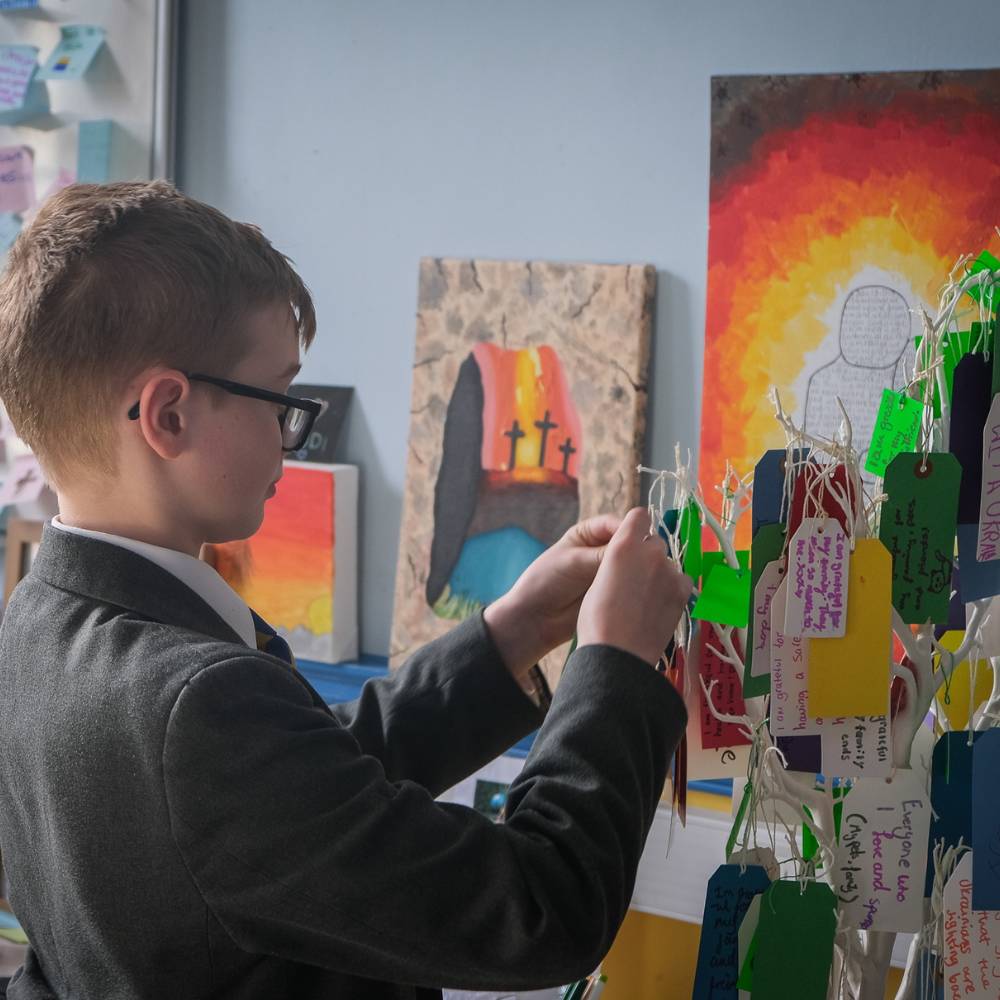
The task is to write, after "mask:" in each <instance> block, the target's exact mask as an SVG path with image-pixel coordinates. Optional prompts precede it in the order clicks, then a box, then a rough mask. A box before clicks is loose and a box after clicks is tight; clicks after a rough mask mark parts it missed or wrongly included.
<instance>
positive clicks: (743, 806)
mask: <svg viewBox="0 0 1000 1000" xmlns="http://www.w3.org/2000/svg"><path fill="white" fill-rule="evenodd" d="M752 791H753V786H752V785H751V784H750V782H749V781H748V782H747V783H746V784H745V785H744V786H743V798H742V799H740V806H739V808H738V809H737V810H736V819H734V820H733V828H732V829H731V830H730V831H729V840H727V841H726V857H727V858H729V857H732V854H733V850H734V848H735V847H736V840H737V838H738V837H739V835H740V827H742V826H743V820H744V819H745V818H746V814H747V806H748V805H750V793H751V792H752Z"/></svg>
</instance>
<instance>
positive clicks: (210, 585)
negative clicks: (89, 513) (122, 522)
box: [52, 514, 257, 649]
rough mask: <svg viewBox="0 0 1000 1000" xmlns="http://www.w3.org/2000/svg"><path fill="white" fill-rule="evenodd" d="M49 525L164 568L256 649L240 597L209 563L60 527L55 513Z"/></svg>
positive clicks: (102, 534)
mask: <svg viewBox="0 0 1000 1000" xmlns="http://www.w3.org/2000/svg"><path fill="white" fill-rule="evenodd" d="M52 526H53V527H54V528H58V529H59V530H60V531H68V532H70V534H73V535H83V536H84V537H86V538H96V539H97V540H98V541H99V542H107V543H108V544H110V545H117V546H119V547H120V548H123V549H128V550H129V551H130V552H134V553H135V554H136V555H139V556H142V557H143V558H144V559H148V560H149V561H150V562H152V563H156V565H157V566H159V567H160V568H161V569H165V570H166V571H167V572H168V573H171V574H173V575H174V576H175V577H177V579H178V580H180V581H181V583H183V584H185V585H186V586H188V587H190V588H191V589H192V590H193V591H194V592H195V593H196V594H197V595H198V596H199V597H200V598H201V599H202V600H203V601H204V602H205V603H206V604H207V605H208V606H209V607H210V608H211V609H212V610H213V611H214V612H215V613H216V614H217V615H218V616H219V617H220V618H221V619H222V620H223V621H224V622H225V623H226V624H227V625H228V626H229V627H230V628H231V629H232V630H233V631H234V632H235V633H236V634H237V635H238V636H239V637H240V638H241V639H242V640H243V641H244V642H245V643H246V644H247V645H248V646H250V647H251V648H252V649H256V647H257V635H256V632H255V630H254V626H253V617H252V616H251V614H250V609H249V608H248V607H247V605H246V603H245V602H244V601H243V599H242V598H241V597H240V596H239V594H237V593H236V591H235V590H233V588H232V587H230V586H229V584H228V583H226V581H225V580H223V579H222V577H221V576H219V574H218V573H216V571H215V570H214V569H213V568H212V567H211V566H209V565H208V563H206V562H202V561H201V560H200V559H195V558H194V556H189V555H188V554H187V553H186V552H178V551H176V550H175V549H165V548H163V547H162V546H159V545H150V544H149V542H139V541H136V540H135V539H134V538H124V537H122V536H121V535H109V534H107V533H105V532H103V531H91V530H90V529H89V528H77V527H74V526H73V525H71V524H63V522H62V521H61V520H60V519H59V515H58V514H57V515H56V516H55V517H54V518H52Z"/></svg>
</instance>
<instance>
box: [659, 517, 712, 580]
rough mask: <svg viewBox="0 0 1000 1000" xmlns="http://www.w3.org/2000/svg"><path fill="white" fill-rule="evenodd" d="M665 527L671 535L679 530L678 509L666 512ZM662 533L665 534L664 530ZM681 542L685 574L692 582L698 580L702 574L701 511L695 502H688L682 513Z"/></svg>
mask: <svg viewBox="0 0 1000 1000" xmlns="http://www.w3.org/2000/svg"><path fill="white" fill-rule="evenodd" d="M663 526H664V528H665V529H666V531H668V532H670V533H671V534H673V533H674V532H675V531H676V530H677V509H676V508H671V509H670V510H668V511H664V514H663ZM660 533H661V535H662V534H664V532H663V531H662V530H661V532H660ZM664 540H665V539H664ZM680 540H681V545H682V546H683V547H684V563H683V569H684V572H685V573H687V575H688V576H689V577H691V579H692V580H697V579H698V577H700V576H701V574H702V556H701V509H700V508H699V507H698V505H697V504H696V503H695V502H694V501H693V500H691V501H689V502H688V505H687V506H686V507H685V508H684V510H683V512H682V513H681V529H680Z"/></svg>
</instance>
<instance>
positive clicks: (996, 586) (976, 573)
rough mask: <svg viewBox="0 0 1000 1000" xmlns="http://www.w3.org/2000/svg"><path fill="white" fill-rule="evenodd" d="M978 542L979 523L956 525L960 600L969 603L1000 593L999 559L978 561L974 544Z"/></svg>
mask: <svg viewBox="0 0 1000 1000" xmlns="http://www.w3.org/2000/svg"><path fill="white" fill-rule="evenodd" d="M978 544H979V524H978V523H976V524H960V525H959V526H958V565H959V569H960V570H961V583H960V586H961V588H962V590H961V594H962V600H963V601H964V602H965V603H967V604H969V603H971V602H972V601H978V600H981V599H982V598H984V597H996V596H997V594H1000V559H994V560H993V561H991V562H979V560H978V559H976V546H977V545H978Z"/></svg>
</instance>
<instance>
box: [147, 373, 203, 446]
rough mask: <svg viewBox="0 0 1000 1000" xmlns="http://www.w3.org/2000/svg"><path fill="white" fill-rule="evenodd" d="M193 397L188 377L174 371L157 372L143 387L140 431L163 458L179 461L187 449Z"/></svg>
mask: <svg viewBox="0 0 1000 1000" xmlns="http://www.w3.org/2000/svg"><path fill="white" fill-rule="evenodd" d="M190 393H191V384H190V382H188V380H187V377H186V376H185V375H184V373H183V372H179V371H176V370H174V369H170V370H167V371H160V372H157V373H156V374H155V375H153V376H152V377H151V378H149V379H147V381H146V384H145V385H144V386H143V387H142V392H141V393H140V395H139V431H140V433H141V434H142V436H143V437H144V438H145V439H146V443H147V444H148V445H149V447H150V448H152V449H153V451H155V452H156V454H157V455H159V456H160V458H165V459H172V458H177V457H178V456H179V455H180V454H181V452H183V451H184V450H185V448H186V446H187V443H188V442H187V437H188V432H189V429H190V422H189V419H188V413H187V407H186V405H185V404H186V403H187V400H188V397H189V396H190Z"/></svg>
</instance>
